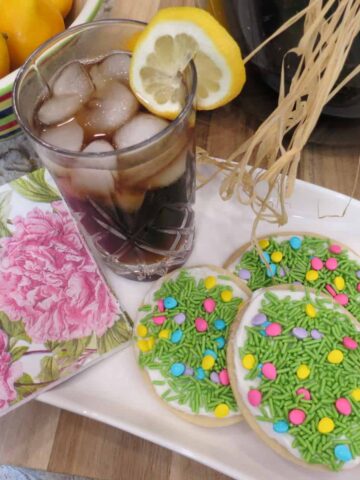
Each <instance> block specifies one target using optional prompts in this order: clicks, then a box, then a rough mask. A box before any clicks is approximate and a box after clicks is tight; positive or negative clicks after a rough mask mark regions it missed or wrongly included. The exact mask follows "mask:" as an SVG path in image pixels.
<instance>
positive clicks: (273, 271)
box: [266, 263, 276, 278]
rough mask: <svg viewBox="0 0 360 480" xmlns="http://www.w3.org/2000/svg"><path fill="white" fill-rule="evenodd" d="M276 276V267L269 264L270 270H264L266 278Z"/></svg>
mask: <svg viewBox="0 0 360 480" xmlns="http://www.w3.org/2000/svg"><path fill="white" fill-rule="evenodd" d="M275 275H276V265H275V264H274V263H270V268H267V269H266V276H267V277H269V278H272V277H275Z"/></svg>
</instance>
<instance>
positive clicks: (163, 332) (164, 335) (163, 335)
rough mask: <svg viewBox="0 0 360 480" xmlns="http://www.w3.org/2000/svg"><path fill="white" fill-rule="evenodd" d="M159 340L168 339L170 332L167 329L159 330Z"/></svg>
mask: <svg viewBox="0 0 360 480" xmlns="http://www.w3.org/2000/svg"><path fill="white" fill-rule="evenodd" d="M159 338H164V339H166V340H167V339H168V338H170V330H168V329H167V328H164V330H160V332H159Z"/></svg>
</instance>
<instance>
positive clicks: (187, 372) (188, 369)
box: [184, 367, 194, 377]
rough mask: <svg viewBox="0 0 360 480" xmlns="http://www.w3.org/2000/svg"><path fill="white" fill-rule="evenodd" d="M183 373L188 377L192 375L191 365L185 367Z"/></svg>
mask: <svg viewBox="0 0 360 480" xmlns="http://www.w3.org/2000/svg"><path fill="white" fill-rule="evenodd" d="M184 375H187V376H188V377H192V376H193V375H194V369H193V368H191V367H186V368H185V372H184Z"/></svg>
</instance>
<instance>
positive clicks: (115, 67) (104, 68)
mask: <svg viewBox="0 0 360 480" xmlns="http://www.w3.org/2000/svg"><path fill="white" fill-rule="evenodd" d="M129 70H130V57H129V55H127V54H126V53H113V54H112V55H109V56H108V57H107V58H105V60H103V61H102V62H101V63H100V64H99V73H100V74H101V76H102V77H103V78H105V79H111V80H119V81H120V82H122V83H125V84H129Z"/></svg>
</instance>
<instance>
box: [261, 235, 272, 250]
mask: <svg viewBox="0 0 360 480" xmlns="http://www.w3.org/2000/svg"><path fill="white" fill-rule="evenodd" d="M269 245H270V242H269V240H268V239H267V238H263V239H262V240H259V246H260V248H262V249H263V250H266V249H267V248H268V246H269Z"/></svg>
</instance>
